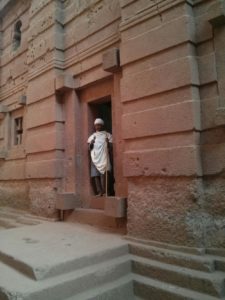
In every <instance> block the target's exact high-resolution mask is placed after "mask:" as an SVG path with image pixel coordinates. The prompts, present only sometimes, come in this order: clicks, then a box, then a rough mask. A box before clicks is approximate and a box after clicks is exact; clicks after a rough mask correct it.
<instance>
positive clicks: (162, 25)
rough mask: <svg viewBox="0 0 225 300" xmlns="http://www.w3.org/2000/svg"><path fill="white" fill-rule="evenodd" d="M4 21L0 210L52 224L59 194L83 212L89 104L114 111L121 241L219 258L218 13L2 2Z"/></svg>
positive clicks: (217, 7)
mask: <svg viewBox="0 0 225 300" xmlns="http://www.w3.org/2000/svg"><path fill="white" fill-rule="evenodd" d="M0 10H1V12H0V14H1V16H2V18H1V31H0V51H1V56H0V65H1V69H0V72H1V73H0V84H1V90H0V201H1V204H7V205H13V206H19V207H20V206H21V207H22V208H26V207H27V208H28V207H29V208H30V209H31V210H32V211H33V212H35V213H38V214H42V215H47V216H51V215H54V214H55V200H56V198H57V194H58V193H73V194H74V195H75V196H76V197H77V198H79V199H80V200H81V203H82V206H83V207H84V208H88V207H90V195H92V189H91V185H90V181H89V166H88V153H87V145H86V140H87V137H88V135H89V134H90V133H91V132H92V130H93V128H92V122H93V119H94V117H96V112H95V111H94V109H93V103H96V101H97V100H99V99H105V100H111V103H112V125H113V135H114V168H115V177H116V183H115V190H116V196H118V197H128V234H129V235H131V236H136V237H141V238H144V239H153V240H158V241H162V242H170V243H175V244H184V245H191V246H199V245H200V246H208V247H210V246H213V247H222V246H225V234H224V233H225V230H224V228H225V227H224V213H225V196H224V195H225V194H224V167H225V159H224V157H225V155H224V154H225V142H224V141H225V131H224V128H223V126H224V124H225V113H224V108H225V101H224V97H225V91H224V80H225V79H224V69H225V65H224V43H225V42H224V41H225V25H224V23H225V22H224V20H225V17H224V16H225V7H224V4H223V1H219V0H211V1H203V0H198V1H195V0H176V1H174V0H158V1H156V0H138V1H133V0H91V1H70V0H65V1H62V0H61V1H60V0H42V1H36V0H30V1H10V0H8V1H6V0H5V1H0ZM19 20H20V21H21V22H22V27H21V40H20V45H19V47H17V49H15V48H14V47H13V39H14V38H15V36H16V37H17V35H15V28H16V27H15V25H16V24H17V22H18V21H19ZM17 34H18V32H17ZM118 49H119V50H118ZM118 53H119V54H120V57H119V58H120V59H118V56H117V55H118ZM119 63H120V65H119ZM109 71H110V72H109ZM25 96H26V97H25ZM21 99H23V101H22V100H21ZM20 116H23V137H22V144H20V145H14V142H15V140H14V138H15V137H14V119H15V118H18V117H20ZM14 186H15V188H14Z"/></svg>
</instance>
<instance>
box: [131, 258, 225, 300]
mask: <svg viewBox="0 0 225 300" xmlns="http://www.w3.org/2000/svg"><path fill="white" fill-rule="evenodd" d="M132 270H133V272H134V273H136V274H139V275H141V276H145V277H148V278H152V279H156V280H159V281H162V282H166V283H169V284H173V285H177V286H180V287H182V288H187V289H190V290H193V291H196V292H199V293H205V294H208V295H211V296H215V297H222V296H224V294H225V293H224V280H225V274H224V273H222V272H218V271H217V272H214V273H206V272H201V271H196V270H190V269H188V268H183V267H179V266H174V265H169V264H166V263H162V262H158V261H154V260H150V259H146V258H143V257H137V256H132Z"/></svg>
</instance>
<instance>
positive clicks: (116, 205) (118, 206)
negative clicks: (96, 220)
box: [104, 197, 127, 218]
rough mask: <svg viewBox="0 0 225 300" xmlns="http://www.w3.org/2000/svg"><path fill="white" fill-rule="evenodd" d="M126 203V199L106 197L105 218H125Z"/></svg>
mask: <svg viewBox="0 0 225 300" xmlns="http://www.w3.org/2000/svg"><path fill="white" fill-rule="evenodd" d="M126 208H127V202H126V198H120V197H106V198H105V207H104V213H105V215H107V216H110V217H114V218H124V217H126Z"/></svg>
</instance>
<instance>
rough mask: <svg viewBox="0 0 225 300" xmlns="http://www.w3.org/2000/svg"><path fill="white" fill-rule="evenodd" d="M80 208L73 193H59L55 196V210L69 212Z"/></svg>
mask: <svg viewBox="0 0 225 300" xmlns="http://www.w3.org/2000/svg"><path fill="white" fill-rule="evenodd" d="M78 207H80V201H79V199H78V197H77V196H76V195H75V194H73V193H61V194H58V195H57V199H56V209H59V210H70V209H75V208H78Z"/></svg>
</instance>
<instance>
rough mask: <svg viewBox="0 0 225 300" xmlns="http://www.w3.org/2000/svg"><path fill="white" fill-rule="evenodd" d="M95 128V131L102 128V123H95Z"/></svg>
mask: <svg viewBox="0 0 225 300" xmlns="http://www.w3.org/2000/svg"><path fill="white" fill-rule="evenodd" d="M95 130H96V131H102V130H103V125H102V124H96V125H95Z"/></svg>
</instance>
